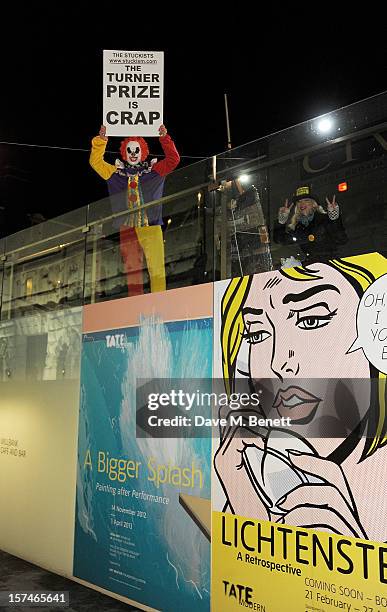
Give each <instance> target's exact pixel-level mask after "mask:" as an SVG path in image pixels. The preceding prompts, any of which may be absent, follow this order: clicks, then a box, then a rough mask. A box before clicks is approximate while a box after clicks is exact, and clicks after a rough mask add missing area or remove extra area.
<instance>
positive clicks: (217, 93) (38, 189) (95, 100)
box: [0, 2, 387, 235]
mask: <svg viewBox="0 0 387 612" xmlns="http://www.w3.org/2000/svg"><path fill="white" fill-rule="evenodd" d="M92 6H93V5H92V4H90V3H87V5H86V3H82V2H78V3H77V5H75V4H72V5H71V4H70V5H69V4H65V3H61V4H57V3H55V6H54V3H52V6H51V7H50V5H48V4H47V6H45V7H44V9H43V8H39V3H38V8H37V6H36V3H34V4H32V3H31V4H30V5H28V7H23V6H22V5H20V4H18V5H16V4H15V9H14V10H12V9H11V13H8V16H7V19H6V20H4V19H3V21H2V30H3V33H2V38H1V43H0V44H1V60H0V61H1V74H2V87H1V91H2V96H1V102H2V113H1V116H2V120H1V127H0V140H1V141H10V142H19V143H29V144H36V145H50V146H52V147H63V148H70V149H88V148H89V145H90V140H91V137H92V136H93V135H95V134H96V133H98V130H99V126H100V124H101V116H102V50H103V49H122V50H144V51H151V50H161V51H164V52H165V96H164V111H165V115H164V123H165V124H166V126H167V128H168V131H169V133H170V134H171V135H172V137H173V138H174V140H175V142H176V145H177V147H178V149H179V151H180V153H181V155H182V163H183V164H187V163H190V162H192V161H195V159H190V156H192V157H196V156H200V157H205V156H210V155H213V154H215V153H219V152H221V151H223V150H225V149H226V147H227V137H226V123H225V112H224V98H223V94H224V92H227V94H228V100H229V112H230V122H231V138H232V144H233V146H238V145H240V144H243V143H246V142H249V141H251V140H254V139H256V138H260V137H262V136H265V135H266V134H269V133H271V132H273V131H277V130H280V129H283V128H286V127H289V126H291V125H293V124H296V123H299V122H301V121H305V120H306V119H309V118H311V117H314V116H316V115H320V114H323V113H325V112H328V111H331V110H334V109H336V108H339V107H342V106H345V105H347V104H351V103H353V102H356V101H358V100H361V99H363V98H366V97H368V96H371V95H374V94H377V93H380V92H382V91H384V90H386V89H387V85H386V74H387V71H386V64H387V62H386V45H385V42H384V41H385V32H384V31H383V30H384V24H383V23H382V19H378V18H377V16H375V17H371V18H369V19H367V17H366V16H364V15H361V17H359V19H358V21H357V22H355V23H353V20H351V19H350V17H349V15H348V14H347V15H346V14H344V13H341V14H336V15H335V14H333V12H332V10H333V9H332V7H330V8H329V7H323V6H317V7H316V6H315V5H314V6H313V7H311V9H310V10H312V8H313V16H312V13H311V15H310V16H309V17H308V16H307V15H305V14H304V15H303V14H302V12H301V11H299V12H298V13H297V12H295V11H294V10H290V9H284V8H282V7H281V5H278V7H276V9H274V10H273V13H272V14H267V13H264V12H262V11H263V9H262V5H261V4H260V5H256V8H255V9H254V11H253V10H252V9H251V8H248V6H245V7H244V8H242V7H241V8H240V14H239V15H238V14H237V10H236V9H234V11H231V9H230V8H227V9H226V8H224V9H223V10H224V14H223V15H222V8H221V7H218V11H217V14H213V15H212V14H210V13H209V8H208V7H209V6H210V5H209V3H208V4H207V5H204V6H200V5H198V4H196V3H194V4H185V5H183V4H182V5H181V6H180V9H179V10H178V11H177V10H176V11H175V12H174V13H173V12H172V10H171V9H169V11H167V12H166V11H165V10H163V11H162V12H161V11H158V12H157V14H156V13H155V12H154V10H155V9H153V8H152V6H153V5H152V4H151V3H141V4H140V3H138V4H137V5H136V3H134V2H131V3H128V2H122V3H109V5H107V7H106V8H102V5H101V9H100V11H97V9H96V8H91V7H92ZM225 6H226V5H224V7H225ZM79 7H84V8H79ZM136 7H137V8H136ZM328 9H329V10H328ZM316 11H317V12H316ZM318 11H324V14H321V15H319V13H318ZM172 15H174V17H175V21H176V20H177V22H176V23H174V22H173V16H172ZM119 141H120V139H113V138H112V139H110V141H109V149H111V150H117V149H118V146H119ZM149 144H150V149H151V152H152V153H155V154H157V153H159V152H160V147H159V143H158V141H157V139H150V140H149ZM0 157H1V169H0V206H3V207H4V208H5V213H3V220H2V224H1V229H0V233H1V235H5V234H6V233H10V232H13V231H16V230H18V229H22V228H23V227H25V226H27V225H28V224H29V217H28V213H35V212H39V213H41V214H42V215H44V217H46V218H51V217H54V216H57V215H59V214H62V213H64V212H67V211H70V210H73V209H75V208H79V207H80V206H84V205H86V204H87V203H89V202H91V201H94V200H96V199H99V198H102V197H104V196H105V195H106V191H105V189H106V185H104V182H103V181H102V179H100V178H99V177H98V176H97V175H94V173H93V171H92V170H91V168H90V167H89V165H88V152H87V151H72V150H60V149H45V148H32V147H21V146H20V147H19V146H10V145H4V144H1V145H0ZM113 160H114V156H113V158H112V161H113Z"/></svg>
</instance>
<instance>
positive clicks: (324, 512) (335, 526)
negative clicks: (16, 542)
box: [277, 451, 367, 538]
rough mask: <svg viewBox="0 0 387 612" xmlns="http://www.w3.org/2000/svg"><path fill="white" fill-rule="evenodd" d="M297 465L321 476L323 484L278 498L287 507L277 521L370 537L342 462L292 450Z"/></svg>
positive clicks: (278, 503) (282, 506)
mask: <svg viewBox="0 0 387 612" xmlns="http://www.w3.org/2000/svg"><path fill="white" fill-rule="evenodd" d="M288 454H289V458H290V460H291V462H292V463H293V465H294V466H295V467H296V468H298V469H299V470H301V471H303V472H306V473H308V474H312V475H313V476H317V477H318V478H319V479H321V480H322V483H321V484H303V485H300V486H298V487H297V488H296V489H293V491H291V492H290V493H288V494H287V495H286V496H284V497H283V498H282V499H280V500H279V501H278V502H277V506H278V507H279V508H281V509H282V510H283V511H285V514H284V516H283V517H282V518H281V519H279V521H277V522H281V523H286V524H289V525H295V526H297V527H311V528H313V529H319V530H322V531H328V532H331V533H339V534H341V535H346V536H351V537H356V538H366V537H367V536H366V534H365V532H364V529H363V527H362V525H361V523H360V519H359V516H358V513H357V510H356V506H355V502H354V500H353V497H352V493H351V491H350V489H349V486H348V483H347V480H346V478H345V476H344V473H343V471H342V469H341V467H340V466H339V465H337V464H336V463H334V462H333V461H330V460H329V459H325V458H322V457H316V456H315V455H309V454H305V453H298V452H297V451H288Z"/></svg>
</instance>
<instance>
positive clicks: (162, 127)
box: [159, 125, 167, 138]
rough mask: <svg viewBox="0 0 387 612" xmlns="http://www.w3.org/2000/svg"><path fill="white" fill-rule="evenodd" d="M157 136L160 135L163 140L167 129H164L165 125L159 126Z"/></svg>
mask: <svg viewBox="0 0 387 612" xmlns="http://www.w3.org/2000/svg"><path fill="white" fill-rule="evenodd" d="M159 135H160V138H163V136H166V135H167V128H166V127H165V125H160V127H159Z"/></svg>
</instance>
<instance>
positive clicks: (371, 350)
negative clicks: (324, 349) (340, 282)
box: [347, 274, 387, 374]
mask: <svg viewBox="0 0 387 612" xmlns="http://www.w3.org/2000/svg"><path fill="white" fill-rule="evenodd" d="M356 326H357V338H356V340H355V342H354V343H353V344H352V346H351V347H350V348H349V349H348V351H347V353H353V352H354V351H358V350H359V349H362V350H363V353H364V355H365V356H366V357H367V359H368V361H369V362H370V363H372V365H374V366H375V367H376V368H377V369H378V370H379V372H383V373H384V374H387V274H383V276H381V277H380V278H378V279H377V280H376V281H375V282H373V283H372V285H370V286H369V287H368V289H367V290H366V291H365V292H364V294H363V297H362V298H361V300H360V302H359V306H358V309H357V318H356Z"/></svg>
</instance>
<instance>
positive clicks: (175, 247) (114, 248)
mask: <svg viewBox="0 0 387 612" xmlns="http://www.w3.org/2000/svg"><path fill="white" fill-rule="evenodd" d="M209 200H210V196H209V194H208V191H207V190H206V189H205V188H198V187H195V188H191V189H185V190H183V191H181V192H179V193H177V194H174V195H171V196H167V197H165V198H163V199H162V200H161V201H160V202H161V203H160V204H157V205H154V204H152V205H150V206H147V205H144V206H143V207H141V209H139V210H138V209H137V210H136V212H133V213H132V214H130V213H129V214H128V213H127V212H126V213H124V214H117V215H116V216H115V217H114V218H113V219H112V218H109V217H108V214H107V213H109V209H110V206H111V202H110V200H109V198H107V199H106V200H102V201H100V202H98V203H97V206H93V209H92V210H91V211H90V216H89V227H90V231H89V233H88V234H87V241H86V261H85V295H84V300H85V303H94V302H96V301H102V300H111V299H115V298H121V297H128V296H134V295H139V294H141V293H147V292H150V291H163V290H165V289H172V288H175V287H182V286H186V285H192V284H197V283H203V282H207V281H209V280H210V279H212V256H211V255H212V240H213V229H212V219H213V216H212V214H211V212H212V211H211V206H210V205H209ZM160 206H162V211H161V214H162V219H163V224H162V225H145V226H143V227H141V226H137V225H136V224H137V223H138V221H139V219H138V216H139V214H142V215H146V217H148V216H149V217H150V218H151V214H154V213H152V212H151V213H150V212H149V211H153V210H155V209H156V207H160ZM104 214H105V215H106V216H105V219H104V218H103V217H104ZM110 214H111V213H110Z"/></svg>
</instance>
